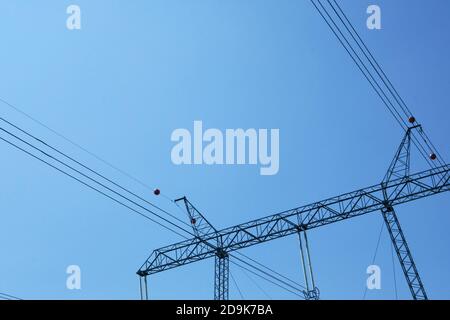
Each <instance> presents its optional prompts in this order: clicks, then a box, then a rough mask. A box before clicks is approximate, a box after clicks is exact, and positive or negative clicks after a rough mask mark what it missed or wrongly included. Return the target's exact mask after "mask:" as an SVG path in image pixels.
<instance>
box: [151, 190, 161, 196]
mask: <svg viewBox="0 0 450 320" xmlns="http://www.w3.org/2000/svg"><path fill="white" fill-rule="evenodd" d="M153 194H154V195H155V196H159V195H160V194H161V190H159V189H155V190H153Z"/></svg>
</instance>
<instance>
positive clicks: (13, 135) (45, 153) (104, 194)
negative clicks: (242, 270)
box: [0, 118, 294, 282]
mask: <svg viewBox="0 0 450 320" xmlns="http://www.w3.org/2000/svg"><path fill="white" fill-rule="evenodd" d="M0 120H2V121H4V122H6V123H8V124H9V125H11V126H13V127H14V128H16V129H17V130H19V131H21V132H22V133H25V134H26V135H27V136H29V137H32V138H33V139H35V140H36V141H39V142H40V143H42V144H44V145H45V146H47V147H49V148H50V149H52V150H54V151H56V152H58V153H59V154H61V155H64V156H65V157H66V158H68V159H70V160H71V161H74V162H75V163H77V164H79V165H81V166H83V167H84V168H86V169H88V170H89V171H91V172H93V173H95V174H97V175H99V176H101V177H102V178H104V179H106V180H107V181H111V180H109V179H108V178H106V177H104V176H103V175H101V174H99V173H97V172H96V171H95V170H91V169H90V168H89V167H87V166H85V165H84V164H82V163H80V162H78V161H77V160H75V159H73V158H71V157H70V156H67V155H66V154H64V153H62V152H61V151H59V150H57V149H56V148H54V147H52V146H50V145H49V144H48V143H46V142H45V141H43V140H41V139H39V138H37V137H35V136H33V135H31V134H30V133H28V132H27V131H25V130H23V129H21V128H20V127H18V126H16V125H14V124H12V123H11V122H9V121H7V120H5V119H3V118H0ZM0 130H1V131H3V132H5V133H7V134H8V135H10V136H11V137H13V138H15V139H16V140H19V141H21V142H22V143H24V144H26V145H27V146H29V147H31V148H33V149H35V150H37V151H38V152H40V153H42V154H44V155H45V156H46V157H49V158H50V159H53V160H55V161H56V162H58V163H60V164H62V165H63V166H65V167H67V168H69V169H70V170H72V171H75V172H77V173H78V174H80V175H82V176H84V177H85V178H87V179H89V180H91V181H93V182H95V183H97V184H98V185H100V186H102V187H103V188H106V189H107V190H109V191H110V192H113V193H114V194H116V195H118V196H120V197H121V198H124V199H125V200H127V201H129V202H131V203H133V204H134V205H136V206H138V207H140V208H141V209H144V210H145V211H147V212H150V213H151V214H152V215H156V216H157V217H158V218H160V219H162V220H163V221H165V222H167V223H170V224H171V225H172V226H175V227H177V228H178V229H180V230H182V231H184V232H186V233H188V234H189V235H191V236H194V235H193V234H192V233H191V232H190V231H188V230H186V229H184V228H183V227H180V226H178V225H177V224H175V223H173V222H171V221H169V220H167V219H165V218H164V217H162V216H160V215H158V214H156V213H154V212H153V211H151V210H149V209H148V208H145V207H143V206H141V205H140V204H138V203H136V202H134V201H133V200H131V199H129V198H128V197H125V196H123V195H122V194H120V193H119V192H117V191H115V190H112V189H111V188H109V187H108V186H106V185H104V184H103V183H101V182H99V181H97V180H96V179H94V178H92V177H90V176H88V175H86V174H84V173H83V172H81V171H79V170H77V169H75V168H73V167H72V166H70V165H68V164H67V163H65V162H64V161H62V160H60V159H57V158H56V157H54V156H52V155H50V154H48V153H47V152H45V151H43V150H42V149H40V148H39V147H36V146H35V145H33V144H32V143H30V142H28V141H25V140H24V139H22V138H20V137H18V136H17V135H15V134H13V133H12V132H10V131H8V130H6V129H5V128H3V127H0ZM0 139H1V140H3V141H5V142H6V143H8V144H10V145H12V146H13V147H15V148H16V149H19V150H20V151H23V152H25V153H27V154H28V155H30V156H32V157H33V158H35V159H37V160H39V161H41V162H43V163H45V164H47V165H48V166H50V167H52V168H54V169H56V170H58V171H59V172H61V173H63V174H65V175H67V176H69V177H70V178H72V179H74V180H76V181H78V182H80V183H82V184H83V185H85V186H86V187H88V188H90V189H92V190H94V191H96V192H98V193H100V194H102V195H103V196H106V197H107V198H109V199H111V200H113V201H115V202H116V203H118V204H120V205H122V206H124V207H126V208H128V209H130V210H132V211H133V212H135V213H137V214H139V215H140V216H142V217H145V218H146V219H148V220H150V221H152V222H154V223H156V224H157V225H159V226H161V227H163V228H165V229H167V230H169V231H171V232H173V233H175V234H177V235H179V236H181V237H183V238H185V239H187V237H186V236H185V235H183V234H181V233H179V232H178V231H176V230H174V229H172V228H170V227H168V226H166V225H164V224H162V223H160V222H158V221H156V220H155V219H152V218H151V217H149V216H148V215H146V214H144V213H142V212H141V211H138V210H136V209H134V208H132V207H130V206H129V205H127V204H125V203H123V202H122V201H120V200H117V199H116V198H114V197H112V196H111V195H108V194H106V193H105V192H103V191H101V190H99V189H97V188H96V187H94V186H92V185H90V184H89V183H87V182H85V181H83V180H81V179H79V178H77V177H75V176H74V175H72V174H70V173H68V172H67V171H65V170H63V169H61V168H58V167H56V166H55V165H53V164H51V163H50V162H48V161H46V160H44V159H42V158H41V157H39V156H37V155H35V154H33V153H31V152H29V151H27V150H25V149H24V148H22V147H20V146H18V145H17V144H15V143H13V142H11V141H10V140H7V139H5V138H4V137H0ZM111 183H113V184H115V185H117V186H118V187H120V185H118V184H116V183H114V182H113V181H111ZM124 190H126V189H124ZM128 192H129V193H131V194H133V195H134V193H132V192H131V191H128ZM137 197H139V196H137ZM144 201H145V200H144ZM171 216H172V215H171ZM172 217H173V216H172ZM177 220H178V221H179V219H177ZM183 223H184V222H183ZM184 224H186V223H184ZM252 260H253V259H252ZM253 261H254V262H256V260H253ZM246 264H247V265H249V266H250V267H252V268H255V267H254V266H252V265H251V264H249V263H246ZM260 265H261V264H260ZM267 269H269V270H271V269H270V268H267ZM277 274H278V275H280V274H279V273H277ZM271 277H272V278H273V279H277V278H276V277H275V276H271ZM282 277H284V276H282ZM284 278H285V279H288V280H290V279H289V278H287V277H284ZM277 280H278V281H281V280H280V279H277ZM290 281H291V282H294V281H293V280H290Z"/></svg>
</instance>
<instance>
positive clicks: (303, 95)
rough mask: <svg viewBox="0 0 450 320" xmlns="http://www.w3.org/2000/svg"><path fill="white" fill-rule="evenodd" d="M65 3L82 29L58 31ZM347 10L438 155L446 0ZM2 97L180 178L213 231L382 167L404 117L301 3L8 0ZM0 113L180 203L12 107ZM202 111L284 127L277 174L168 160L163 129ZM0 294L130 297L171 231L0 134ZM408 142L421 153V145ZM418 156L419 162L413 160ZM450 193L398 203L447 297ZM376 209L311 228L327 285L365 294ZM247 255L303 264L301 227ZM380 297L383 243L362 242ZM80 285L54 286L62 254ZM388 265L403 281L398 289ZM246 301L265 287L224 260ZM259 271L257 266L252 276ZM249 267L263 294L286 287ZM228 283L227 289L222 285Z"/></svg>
mask: <svg viewBox="0 0 450 320" xmlns="http://www.w3.org/2000/svg"><path fill="white" fill-rule="evenodd" d="M74 3H76V4H78V5H79V6H80V7H81V10H82V30H79V31H69V30H67V29H66V27H65V24H66V18H67V15H66V13H65V11H66V8H67V6H68V5H70V4H74ZM340 3H341V5H342V7H343V8H344V10H345V11H346V12H347V14H348V15H349V17H350V19H351V20H352V21H353V23H354V24H355V26H356V28H357V29H358V31H359V32H360V33H361V35H362V36H363V38H364V39H365V41H366V43H367V44H368V46H369V47H370V48H371V49H372V50H373V53H374V54H375V56H376V57H377V58H378V60H379V62H380V63H381V65H382V66H383V69H384V70H385V71H386V72H387V73H388V75H389V76H390V78H391V80H392V81H393V83H394V84H395V86H396V88H397V89H398V90H399V92H400V93H401V94H402V96H403V97H404V98H405V100H406V102H407V103H408V105H409V107H410V108H411V109H412V110H413V111H414V112H415V115H416V117H417V118H418V119H419V121H420V122H421V123H422V124H423V125H424V127H425V129H426V130H427V133H428V134H429V136H430V137H431V139H432V140H433V142H434V144H435V145H437V146H438V148H439V151H440V152H441V153H442V154H443V155H444V157H446V158H447V159H448V156H449V153H448V137H449V133H450V132H449V130H450V129H449V126H448V118H449V115H450V111H449V109H448V87H449V82H450V76H449V75H450V62H449V60H448V57H449V56H450V46H449V44H448V41H447V38H446V34H447V33H448V32H449V30H450V20H449V19H448V12H449V10H450V4H449V3H448V2H447V1H444V0H433V1H423V0H420V1H419V0H412V1H411V0H408V1H406V0H398V1H382V0H378V1H376V4H378V5H379V6H380V7H381V9H382V30H379V31H369V30H368V29H367V28H366V27H365V23H366V18H367V14H366V8H367V6H368V5H370V4H373V2H372V1H370V2H369V1H363V0H360V1H350V0H346V1H340ZM0 15H1V19H0V37H1V39H2V43H3V45H2V50H1V51H0V70H1V73H0V97H1V98H2V99H5V100H7V101H9V102H10V103H12V104H14V105H16V106H18V107H19V108H21V109H22V110H24V111H25V112H27V113H29V114H30V115H32V116H33V117H35V118H37V119H39V120H40V121H42V122H44V123H45V124H47V125H48V126H50V127H51V128H53V129H54V130H56V131H58V132H60V133H62V134H64V135H65V136H67V137H69V138H71V139H73V140H75V141H76V142H77V143H79V144H81V145H82V146H84V147H85V148H87V149H89V150H91V151H93V152H95V153H96V154H97V155H99V156H101V157H102V158H105V159H108V161H110V162H112V163H113V164H114V165H116V166H118V167H119V168H121V169H123V170H126V171H127V172H129V173H131V174H132V175H134V176H136V177H139V179H141V180H143V181H145V182H146V183H147V184H148V185H150V186H152V187H158V188H160V189H161V190H162V192H163V193H164V194H165V195H167V196H169V197H171V198H176V197H179V196H183V195H186V196H188V197H189V198H190V200H191V201H192V202H193V203H194V204H195V205H196V206H197V207H198V208H199V209H200V210H201V211H202V212H203V213H204V214H205V215H206V216H207V217H208V218H209V220H210V221H211V222H212V223H213V224H214V225H215V226H217V227H218V228H221V227H227V226H230V225H234V224H237V223H240V222H245V221H248V220H250V219H255V218H258V217H262V216H265V215H268V214H271V213H276V212H279V211H283V210H286V209H290V208H293V207H296V206H300V205H304V204H308V203H310V202H314V201H318V200H321V199H324V198H327V197H330V196H334V195H338V194H341V193H344V192H348V191H352V190H355V189H359V188H362V187H365V186H369V185H373V184H375V183H378V182H380V181H381V179H382V177H383V176H384V173H385V171H386V169H387V167H388V165H389V163H390V160H391V158H392V156H393V154H394V152H395V149H396V148H397V146H398V144H399V142H400V140H401V138H402V132H401V129H400V128H399V127H398V125H397V124H396V123H395V122H394V119H393V118H392V117H391V115H390V114H389V113H388V112H387V110H386V109H385V107H384V106H383V105H382V104H381V102H380V100H379V99H378V97H377V96H376V95H375V93H374V92H373V90H372V89H371V88H370V87H369V84H368V83H367V81H366V80H365V79H364V78H363V76H362V75H361V74H360V72H359V71H358V70H357V68H356V66H355V65H354V64H353V62H352V61H351V60H350V58H349V57H348V56H347V53H346V52H345V51H344V50H343V49H342V47H341V46H340V45H339V43H338V42H337V40H336V39H335V38H334V36H333V35H332V33H331V32H330V30H329V29H328V27H327V26H326V25H325V24H324V22H323V21H322V19H321V18H320V16H319V15H318V14H317V12H316V11H315V10H314V8H313V7H312V5H311V3H310V2H309V1H306V0H295V1H294V0H282V1H279V0H278V1H275V0H260V1H256V0H244V1H242V0H230V1H218V0H195V1H194V0H189V1H185V0H183V1H182V0H170V1H168V0H164V1H154V0H152V1H144V0H139V1H138V0H136V1H118V0H108V1H106V0H98V1H84V0H77V1H49V0H43V1H40V2H39V5H37V4H36V3H35V2H31V1H21V2H17V1H14V2H13V1H2V2H1V4H0ZM0 113H1V115H2V116H3V117H5V118H7V119H9V120H11V121H14V122H15V123H17V124H19V125H20V126H22V127H23V128H26V129H27V130H29V131H31V132H33V133H34V134H36V135H38V136H39V137H42V138H45V139H46V140H47V141H49V142H51V143H52V144H53V145H55V146H58V147H59V148H60V149H62V150H64V151H65V152H67V153H69V154H71V155H73V156H75V157H76V158H77V159H80V160H82V161H84V162H86V163H87V164H89V166H91V167H93V168H95V169H98V170H100V171H102V172H104V173H105V174H106V175H107V176H108V177H111V178H114V179H115V180H117V181H119V182H120V183H121V184H123V185H125V186H127V187H130V188H132V189H133V190H135V191H136V192H139V194H141V195H143V196H144V197H146V198H147V199H148V200H149V201H152V202H154V203H155V204H158V205H160V206H161V207H164V208H165V209H167V210H169V211H170V212H173V213H174V214H178V215H179V216H180V218H184V217H185V216H184V215H183V214H182V213H181V212H179V211H178V209H177V208H176V207H174V206H173V204H171V203H170V201H167V199H165V198H164V197H155V196H153V195H152V194H151V192H150V191H149V190H147V189H144V188H142V187H141V186H139V185H137V184H136V183H134V182H133V181H131V180H130V179H128V178H126V177H124V176H122V175H120V174H119V173H117V172H116V171H114V170H111V169H110V168H108V167H106V166H105V165H104V164H103V163H101V162H99V161H98V160H96V159H95V158H92V157H91V156H89V155H88V154H86V153H83V152H82V151H80V150H79V149H77V148H75V147H74V146H73V145H70V144H68V143H67V141H64V140H63V139H61V138H60V137H58V136H56V135H54V134H52V133H51V132H49V131H48V130H46V129H44V128H42V127H40V126H39V125H37V124H36V123H34V122H32V121H30V120H29V119H27V118H26V117H24V116H23V115H20V114H18V113H17V112H15V111H13V110H11V109H10V108H8V107H6V106H5V105H3V104H2V105H0ZM194 120H202V121H203V124H204V126H205V127H207V128H219V129H221V130H225V129H227V128H279V129H280V171H279V173H278V174H277V175H275V176H260V175H259V169H258V168H257V167H255V166H175V165H173V164H172V162H171V159H170V151H171V148H172V146H173V143H172V142H171V141H170V135H171V133H172V131H173V130H175V129H177V128H188V129H190V130H192V126H193V122H194ZM0 152H1V158H2V162H1V163H2V166H1V167H2V168H1V176H2V178H1V183H0V188H1V190H0V208H1V209H0V212H1V215H0V216H1V223H0V259H1V263H0V275H1V276H0V292H7V293H9V294H13V295H16V296H19V297H21V298H24V299H40V298H42V299H136V298H138V297H139V291H138V279H137V276H136V275H135V272H136V271H137V269H138V268H139V267H140V265H141V264H142V263H143V262H144V260H145V259H146V258H147V256H148V255H149V254H150V253H151V251H152V250H153V249H155V248H158V247H161V246H164V245H167V244H170V243H173V242H176V241H179V240H181V239H180V238H179V237H178V236H176V235H174V234H171V233H169V232H167V231H166V230H163V229H161V228H160V227H158V226H157V225H154V224H151V223H148V222H147V221H146V220H144V219H142V218H141V217H138V216H136V215H134V214H132V213H131V212H130V211H127V209H125V208H123V207H120V206H118V205H116V204H114V203H113V202H111V201H110V200H108V199H105V198H103V197H101V196H100V195H98V194H96V193H94V192H92V191H90V190H87V189H86V188H84V187H83V186H81V185H80V184H78V183H76V182H74V181H72V180H69V179H68V178H67V177H65V176H63V175H61V174H59V173H57V172H56V171H54V170H52V169H50V168H48V167H45V166H44V165H42V164H41V163H39V162H37V161H35V160H33V159H31V158H29V157H28V156H26V155H24V154H23V153H20V152H18V151H16V150H13V149H12V148H11V147H10V146H8V145H6V144H5V143H1V144H0ZM414 159H418V158H417V157H416V158H414ZM413 161H414V160H413ZM448 208H449V198H448V195H447V194H443V195H437V196H434V197H432V198H428V199H422V200H419V201H416V202H414V203H410V204H407V205H402V206H400V207H398V208H397V212H398V215H399V218H400V221H401V223H402V226H403V228H404V231H405V233H406V237H407V239H408V241H409V244H410V247H411V249H412V252H413V255H414V258H415V260H416V262H417V265H418V268H419V271H420V273H421V276H422V279H423V282H424V284H425V286H426V289H427V291H428V293H429V296H430V297H431V298H435V299H449V298H450V290H449V289H448V288H449V286H450V275H449V274H448V272H446V271H447V270H449V269H450V255H449V254H448V245H449V243H450V235H449V233H448V226H449V224H450V218H449V215H448ZM381 223H382V219H381V215H380V214H378V213H372V214H369V215H367V216H364V217H360V218H357V219H354V220H349V221H346V222H341V223H338V224H334V225H330V226H327V227H324V228H319V229H316V230H313V231H311V232H310V233H309V238H310V244H311V250H312V259H313V266H314V271H315V276H316V280H317V285H318V287H319V288H320V290H321V293H322V298H325V299H361V298H362V296H363V293H364V287H365V280H366V278H367V275H366V273H365V272H366V268H367V266H368V265H370V264H371V263H372V256H373V254H374V250H375V245H376V242H377V238H378V234H379V232H380V227H381ZM245 253H246V254H248V255H250V256H252V257H253V258H255V259H258V260H259V261H261V262H263V263H266V264H267V265H268V266H270V267H272V268H274V269H277V270H278V271H280V272H282V273H283V274H286V275H288V276H289V277H291V278H294V279H298V281H302V275H301V268H300V260H299V259H300V255H299V248H298V243H297V238H296V237H289V238H286V239H281V240H277V241H274V242H272V243H267V244H264V245H261V246H258V247H254V248H250V249H247V250H245ZM375 262H376V264H378V265H380V266H381V268H382V290H380V291H376V292H369V293H368V295H367V297H368V298H373V299H378V298H384V299H393V298H395V294H394V281H393V271H392V263H391V251H390V242H389V239H388V236H387V233H386V232H385V233H384V234H383V235H382V241H381V244H380V249H379V252H378V257H377V259H376V261H375ZM72 264H76V265H79V266H80V267H81V270H82V290H78V291H76V290H75V291H74V290H67V289H66V277H67V275H66V273H65V271H66V267H67V266H68V265H72ZM399 268H400V267H399V265H398V263H397V262H396V271H397V284H398V290H399V297H400V298H404V299H409V298H410V294H409V291H408V288H407V286H406V283H405V280H404V278H403V275H402V274H401V273H400V269H399ZM231 271H232V274H233V276H234V277H235V278H236V280H237V281H238V282H239V286H240V289H241V291H242V292H243V294H244V296H245V298H255V299H259V298H265V295H264V294H263V293H262V292H261V291H260V290H259V289H258V288H257V287H256V286H255V285H254V284H253V283H252V282H251V281H250V280H249V279H248V278H247V277H246V275H245V274H244V273H243V272H242V271H241V270H240V269H237V268H236V267H233V266H232V267H231ZM213 275H214V274H213V260H207V261H203V262H200V263H196V264H192V265H189V266H186V267H183V268H179V269H176V270H171V271H168V272H166V273H162V274H158V275H155V276H153V277H150V278H149V292H150V297H151V298H152V299H171V298H172V299H173V298H176V299H178V298H180V299H184V298H186V299H201V298H203V299H210V298H212V297H213ZM255 280H257V279H256V278H255ZM258 283H259V284H260V286H261V287H262V288H264V290H265V291H266V292H267V293H269V295H270V296H271V297H272V298H279V299H284V298H286V299H293V298H295V296H292V294H289V293H286V292H284V291H281V290H280V289H278V288H277V287H274V286H272V285H270V284H268V283H265V282H263V281H261V280H258ZM230 286H231V289H230V290H231V293H230V296H231V298H236V299H238V298H239V295H238V293H237V290H236V288H235V287H234V285H233V284H232V283H231V284H230Z"/></svg>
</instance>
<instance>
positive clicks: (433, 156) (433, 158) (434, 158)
mask: <svg viewBox="0 0 450 320" xmlns="http://www.w3.org/2000/svg"><path fill="white" fill-rule="evenodd" d="M430 159H431V160H433V161H434V160H436V159H437V156H436V154H435V153H432V154H430Z"/></svg>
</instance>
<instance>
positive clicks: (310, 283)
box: [298, 230, 320, 300]
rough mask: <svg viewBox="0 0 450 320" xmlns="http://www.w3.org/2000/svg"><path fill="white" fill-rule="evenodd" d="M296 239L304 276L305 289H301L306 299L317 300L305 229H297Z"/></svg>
mask: <svg viewBox="0 0 450 320" xmlns="http://www.w3.org/2000/svg"><path fill="white" fill-rule="evenodd" d="M298 239H299V242H300V252H301V257H302V266H303V275H304V277H305V284H306V290H304V291H303V294H304V295H305V299H306V300H319V295H320V292H319V289H318V288H317V287H316V285H315V282H314V275H313V270H312V263H311V255H310V253H309V243H308V236H307V234H306V230H303V231H302V230H299V232H298Z"/></svg>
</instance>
